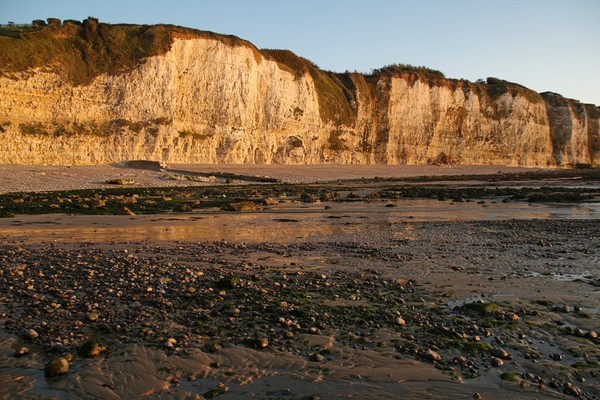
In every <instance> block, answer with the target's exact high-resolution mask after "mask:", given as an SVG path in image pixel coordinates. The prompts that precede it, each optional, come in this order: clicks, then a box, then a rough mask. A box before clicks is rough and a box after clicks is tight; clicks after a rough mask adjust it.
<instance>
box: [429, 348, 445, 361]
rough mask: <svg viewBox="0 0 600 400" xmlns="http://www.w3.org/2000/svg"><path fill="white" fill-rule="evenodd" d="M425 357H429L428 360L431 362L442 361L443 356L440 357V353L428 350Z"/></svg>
mask: <svg viewBox="0 0 600 400" xmlns="http://www.w3.org/2000/svg"><path fill="white" fill-rule="evenodd" d="M425 356H426V357H427V359H428V360H431V361H442V356H441V355H440V353H438V352H437V351H434V350H431V349H428V350H427V351H426V352H425Z"/></svg>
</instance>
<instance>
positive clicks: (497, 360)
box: [491, 357, 504, 368]
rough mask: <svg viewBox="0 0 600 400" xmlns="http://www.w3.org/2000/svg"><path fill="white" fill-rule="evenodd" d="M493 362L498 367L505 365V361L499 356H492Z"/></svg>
mask: <svg viewBox="0 0 600 400" xmlns="http://www.w3.org/2000/svg"><path fill="white" fill-rule="evenodd" d="M491 363H492V366H494V367H496V368H498V367H501V366H503V365H504V361H503V360H502V359H501V358H498V357H492V360H491Z"/></svg>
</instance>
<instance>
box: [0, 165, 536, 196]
mask: <svg viewBox="0 0 600 400" xmlns="http://www.w3.org/2000/svg"><path fill="white" fill-rule="evenodd" d="M168 168H169V169H172V170H176V171H189V172H192V173H193V172H203V173H206V174H208V175H210V173H211V172H217V173H232V174H240V175H242V174H246V175H255V176H266V177H272V178H275V179H279V180H281V181H282V182H286V183H311V182H317V181H329V180H337V179H359V178H374V177H381V178H399V177H415V176H422V175H430V176H452V175H472V174H494V173H497V172H499V171H500V172H515V173H518V172H527V171H537V170H538V169H537V168H523V167H503V166H407V165H403V166H387V165H350V166H348V165H256V164H249V165H239V164H223V165H218V166H217V165H212V164H172V165H168ZM187 178H189V176H188V177H187ZM111 179H133V180H134V185H135V186H167V187H168V186H190V185H192V186H193V185H208V184H213V183H214V181H213V182H211V181H209V180H208V179H206V180H198V181H194V180H190V179H186V174H185V173H173V172H169V171H164V170H163V171H156V170H149V169H136V168H127V167H125V166H124V165H121V164H114V165H73V166H58V165H57V166H51V165H8V164H0V193H8V192H29V191H48V190H74V189H99V188H111V187H114V185H111V184H108V183H106V181H107V180H111ZM216 181H217V183H218V182H219V180H216Z"/></svg>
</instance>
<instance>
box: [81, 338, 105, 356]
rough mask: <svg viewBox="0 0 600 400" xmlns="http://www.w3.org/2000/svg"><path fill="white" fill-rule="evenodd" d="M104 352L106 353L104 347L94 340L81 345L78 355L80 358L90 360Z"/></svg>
mask: <svg viewBox="0 0 600 400" xmlns="http://www.w3.org/2000/svg"><path fill="white" fill-rule="evenodd" d="M104 351H106V346H104V345H103V344H100V343H99V342H97V341H96V340H89V341H87V342H85V343H84V344H82V345H81V347H80V348H79V351H78V354H79V356H81V357H86V358H91V357H97V356H99V355H100V354H102V353H103V352H104Z"/></svg>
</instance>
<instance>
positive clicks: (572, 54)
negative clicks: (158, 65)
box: [0, 0, 600, 105]
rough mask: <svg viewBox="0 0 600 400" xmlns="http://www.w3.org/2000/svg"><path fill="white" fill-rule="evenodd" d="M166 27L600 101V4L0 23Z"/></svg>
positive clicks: (97, 3)
mask: <svg viewBox="0 0 600 400" xmlns="http://www.w3.org/2000/svg"><path fill="white" fill-rule="evenodd" d="M88 16H93V17H96V18H99V19H100V21H101V22H109V23H136V24H157V23H168V24H175V25H182V26H187V27H191V28H196V29H201V30H208V31H213V32H217V33H223V34H231V35H236V36H239V37H241V38H243V39H246V40H248V41H250V42H252V43H253V44H254V45H255V46H257V47H258V48H269V49H288V50H292V51H293V52H294V53H296V54H298V55H300V56H302V57H304V58H307V59H309V60H311V61H313V62H314V63H315V64H317V65H318V66H319V67H321V68H322V69H326V70H330V71H337V72H343V71H358V72H364V73H369V72H371V70H373V69H376V68H380V67H383V66H385V65H389V64H394V63H404V64H412V65H415V66H420V65H424V66H426V67H429V68H433V69H437V70H440V71H442V72H443V73H444V74H445V75H446V77H449V78H455V79H468V80H470V81H476V80H477V79H480V78H486V77H490V76H493V77H497V78H501V79H505V80H508V81H511V82H516V83H519V84H521V85H524V86H527V87H528V88H530V89H533V90H535V91H537V92H545V91H551V92H555V93H559V94H562V95H563V96H565V97H569V98H574V99H577V100H580V101H582V102H584V103H593V104H596V105H600V0H412V1H409V0H195V1H194V0H164V1H161V0H93V1H89V0H54V1H50V0H0V23H3V24H6V23H7V22H8V21H14V22H16V23H27V22H30V21H31V20H33V19H45V18H48V17H55V18H60V19H77V20H83V19H85V18H87V17H88Z"/></svg>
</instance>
